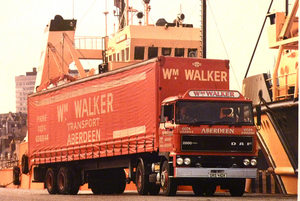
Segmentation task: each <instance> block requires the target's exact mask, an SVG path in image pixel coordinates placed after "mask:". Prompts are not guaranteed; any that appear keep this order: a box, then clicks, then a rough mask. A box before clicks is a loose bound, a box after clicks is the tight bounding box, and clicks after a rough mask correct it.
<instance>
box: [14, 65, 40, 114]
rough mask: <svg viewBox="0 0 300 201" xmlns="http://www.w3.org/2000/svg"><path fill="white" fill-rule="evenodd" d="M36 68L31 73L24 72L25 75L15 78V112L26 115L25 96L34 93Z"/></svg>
mask: <svg viewBox="0 0 300 201" xmlns="http://www.w3.org/2000/svg"><path fill="white" fill-rule="evenodd" d="M36 73H37V71H36V68H33V69H32V72H26V75H20V76H16V77H15V82H16V112H17V113H18V112H22V113H26V114H27V95H28V94H32V93H33V92H34V85H35V79H36Z"/></svg>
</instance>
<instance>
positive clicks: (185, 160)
mask: <svg viewBox="0 0 300 201" xmlns="http://www.w3.org/2000/svg"><path fill="white" fill-rule="evenodd" d="M183 162H184V164H186V165H190V164H191V159H190V158H185V159H184V161H183Z"/></svg>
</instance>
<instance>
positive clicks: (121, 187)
mask: <svg viewBox="0 0 300 201" xmlns="http://www.w3.org/2000/svg"><path fill="white" fill-rule="evenodd" d="M114 179H115V181H116V182H117V184H116V187H115V193H116V194H122V193H123V192H124V191H125V188H126V174H125V171H124V169H122V168H121V169H116V174H115V175H114Z"/></svg>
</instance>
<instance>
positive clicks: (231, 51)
mask: <svg viewBox="0 0 300 201" xmlns="http://www.w3.org/2000/svg"><path fill="white" fill-rule="evenodd" d="M270 1H271V0H263V1H262V0H251V1H249V0H207V58H210V59H229V60H230V65H231V66H230V67H231V69H230V89H234V90H239V91H241V89H242V81H243V78H244V76H245V73H246V70H247V67H248V64H249V62H250V58H251V55H252V53H253V50H254V47H255V43H256V41H257V38H258V35H259V32H260V29H261V27H262V24H263V21H264V18H265V15H266V13H267V10H268V7H269V5H270ZM141 2H142V0H129V3H130V5H131V6H132V7H133V8H134V9H137V10H138V11H143V5H142V3H141ZM284 2H285V1H283V0H275V1H274V3H273V4H274V5H273V7H272V9H271V11H278V12H284V11H285V10H284V9H285V7H284V6H285V4H284ZM106 5H107V10H108V11H109V14H108V24H109V27H108V34H112V33H113V26H112V25H113V24H114V23H117V18H116V17H114V16H113V10H114V9H115V7H114V1H113V0H107V4H106V0H84V1H83V0H51V1H50V0H1V1H0V113H8V112H10V111H11V112H16V105H15V76H19V75H25V74H26V72H30V71H32V68H34V67H37V66H38V63H39V57H40V53H41V51H42V48H43V47H44V46H45V44H43V42H44V41H43V32H44V28H45V26H46V25H47V24H48V22H49V21H50V20H51V19H53V18H54V16H55V15H57V14H59V15H61V16H62V17H63V18H64V19H73V18H75V19H77V28H76V33H75V36H105V20H104V19H105V18H104V14H103V12H104V11H105V7H106ZM180 5H181V6H180ZM200 5H201V3H200V0H188V1H187V0H163V1H162V0H151V1H150V6H151V12H150V23H153V24H155V22H156V21H157V19H159V18H165V19H166V20H167V21H168V22H172V21H173V20H174V19H175V18H176V16H177V14H178V13H179V12H180V8H181V10H182V13H184V14H185V21H184V22H185V23H191V24H193V25H194V27H199V26H200V24H201V22H200V17H199V16H200ZM268 24H269V22H268V21H267V25H268ZM266 30H267V29H265V31H264V32H263V34H262V38H261V42H260V43H259V46H258V50H257V52H256V54H255V56H254V60H253V62H252V66H251V69H250V71H249V73H248V76H251V75H255V74H259V73H265V72H269V71H271V70H272V68H273V66H274V62H275V56H276V52H277V51H276V50H269V49H268V39H267V31H266ZM92 65H95V64H90V65H87V66H83V67H84V68H91V67H94V68H97V66H92Z"/></svg>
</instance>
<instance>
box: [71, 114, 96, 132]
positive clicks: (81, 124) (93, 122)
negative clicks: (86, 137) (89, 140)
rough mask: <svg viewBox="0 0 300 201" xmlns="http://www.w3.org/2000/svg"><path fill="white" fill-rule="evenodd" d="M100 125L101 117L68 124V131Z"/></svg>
mask: <svg viewBox="0 0 300 201" xmlns="http://www.w3.org/2000/svg"><path fill="white" fill-rule="evenodd" d="M99 125H100V117H97V118H91V119H85V120H81V121H75V122H70V123H67V127H68V131H74V130H80V129H85V128H92V127H96V126H99Z"/></svg>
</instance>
